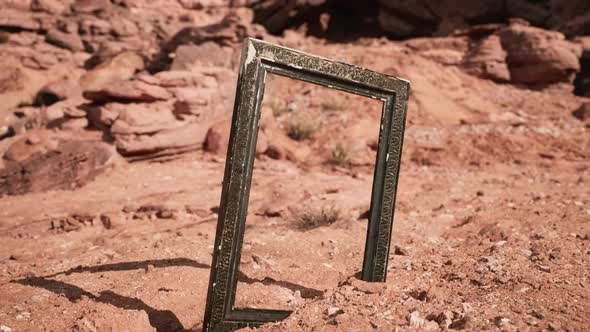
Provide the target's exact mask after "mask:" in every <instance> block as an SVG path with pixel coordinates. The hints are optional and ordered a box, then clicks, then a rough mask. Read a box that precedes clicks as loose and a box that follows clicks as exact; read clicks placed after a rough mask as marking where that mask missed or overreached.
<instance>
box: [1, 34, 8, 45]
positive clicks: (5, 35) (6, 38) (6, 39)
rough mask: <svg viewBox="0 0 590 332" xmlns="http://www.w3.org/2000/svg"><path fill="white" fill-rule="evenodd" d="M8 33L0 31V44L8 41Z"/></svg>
mask: <svg viewBox="0 0 590 332" xmlns="http://www.w3.org/2000/svg"><path fill="white" fill-rule="evenodd" d="M9 40H10V34H9V33H8V32H4V31H0V44H4V43H8V41H9Z"/></svg>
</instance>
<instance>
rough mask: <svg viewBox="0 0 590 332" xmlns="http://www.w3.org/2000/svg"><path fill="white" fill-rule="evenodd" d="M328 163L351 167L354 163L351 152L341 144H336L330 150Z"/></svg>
mask: <svg viewBox="0 0 590 332" xmlns="http://www.w3.org/2000/svg"><path fill="white" fill-rule="evenodd" d="M328 163H330V164H332V165H336V166H340V167H350V166H351V165H352V163H351V160H350V152H348V150H347V149H346V148H345V147H344V146H342V145H341V144H336V145H335V146H334V147H333V148H332V150H331V151H330V159H329V160H328Z"/></svg>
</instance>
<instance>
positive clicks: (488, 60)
mask: <svg viewBox="0 0 590 332" xmlns="http://www.w3.org/2000/svg"><path fill="white" fill-rule="evenodd" d="M462 67H463V69H464V70H465V71H467V72H468V73H470V74H473V75H475V76H478V77H481V78H486V79H491V80H493V81H496V82H508V81H510V71H509V70H508V65H507V64H506V52H505V51H504V49H502V44H501V43H500V38H499V37H498V36H496V35H490V36H487V37H483V38H480V39H476V40H473V41H472V42H471V44H470V47H469V51H468V52H467V54H466V55H465V58H464V60H463V63H462Z"/></svg>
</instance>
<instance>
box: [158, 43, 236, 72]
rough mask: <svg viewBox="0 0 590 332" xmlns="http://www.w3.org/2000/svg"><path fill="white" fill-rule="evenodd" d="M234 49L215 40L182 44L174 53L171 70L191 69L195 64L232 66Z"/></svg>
mask: <svg viewBox="0 0 590 332" xmlns="http://www.w3.org/2000/svg"><path fill="white" fill-rule="evenodd" d="M232 57H233V50H232V48H230V47H222V46H220V45H219V44H217V43H215V42H205V43H203V44H200V45H181V46H179V47H178V48H177V49H176V52H175V53H174V60H172V65H171V66H170V69H171V70H182V69H189V68H191V67H193V66H219V67H230V66H231V61H232Z"/></svg>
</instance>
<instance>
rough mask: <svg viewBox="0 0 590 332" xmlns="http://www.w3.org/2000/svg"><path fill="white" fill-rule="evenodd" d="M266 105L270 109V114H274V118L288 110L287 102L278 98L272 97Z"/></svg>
mask: <svg viewBox="0 0 590 332" xmlns="http://www.w3.org/2000/svg"><path fill="white" fill-rule="evenodd" d="M268 106H269V107H270V109H272V115H274V116H275V118H276V117H279V116H281V115H283V114H285V113H287V112H288V110H289V107H288V105H287V102H286V101H284V100H282V99H278V98H273V99H272V100H271V101H270V102H269V103H268Z"/></svg>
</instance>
